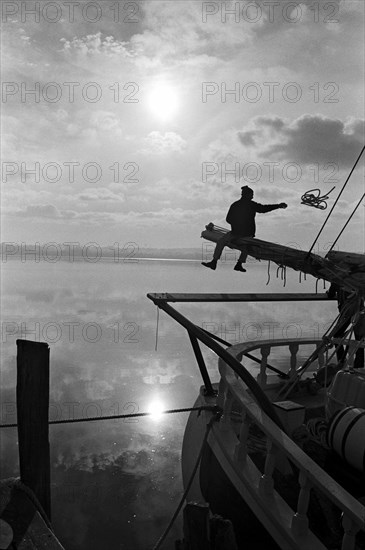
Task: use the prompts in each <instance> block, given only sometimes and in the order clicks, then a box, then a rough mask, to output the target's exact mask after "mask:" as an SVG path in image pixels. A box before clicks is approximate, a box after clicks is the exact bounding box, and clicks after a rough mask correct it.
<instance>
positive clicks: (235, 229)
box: [202, 185, 288, 272]
mask: <svg viewBox="0 0 365 550" xmlns="http://www.w3.org/2000/svg"><path fill="white" fill-rule="evenodd" d="M252 199H253V190H252V189H251V188H250V187H248V186H247V185H245V186H244V187H241V198H240V200H238V201H236V202H234V203H233V204H231V206H230V208H229V210H228V214H227V217H226V222H228V223H229V224H230V226H231V231H228V233H226V234H225V235H223V237H222V238H221V239H219V241H218V242H217V245H216V247H215V250H214V254H213V260H212V261H211V262H207V263H206V262H202V265H204V266H205V267H210V269H215V268H216V267H217V261H218V260H219V258H220V257H221V254H222V252H223V248H224V247H225V246H227V245H229V244H230V243H231V242H232V240H233V239H235V238H240V237H254V236H255V232H256V225H255V216H256V212H259V213H260V214H265V213H266V212H271V211H272V210H277V209H278V208H286V207H287V206H288V205H287V204H285V202H281V203H280V204H259V203H258V202H254V201H253V200H252ZM246 258H247V252H241V254H240V257H239V258H238V261H237V263H236V265H235V266H234V268H233V269H234V270H235V271H242V272H245V271H246V270H245V268H244V267H242V264H243V263H245V262H246Z"/></svg>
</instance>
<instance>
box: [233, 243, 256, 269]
mask: <svg viewBox="0 0 365 550" xmlns="http://www.w3.org/2000/svg"><path fill="white" fill-rule="evenodd" d="M249 236H250V237H252V236H253V235H249ZM247 256H248V254H247V250H242V251H241V254H240V256H239V258H238V260H237V263H236V265H235V266H234V268H233V269H234V270H235V271H242V272H245V271H246V269H245V268H244V267H242V264H245V263H246V260H247Z"/></svg>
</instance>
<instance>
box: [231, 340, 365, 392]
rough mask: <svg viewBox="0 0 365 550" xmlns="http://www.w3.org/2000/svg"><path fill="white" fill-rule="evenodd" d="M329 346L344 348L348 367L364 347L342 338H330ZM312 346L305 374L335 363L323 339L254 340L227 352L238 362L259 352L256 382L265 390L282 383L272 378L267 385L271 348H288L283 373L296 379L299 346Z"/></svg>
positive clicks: (354, 341) (332, 352)
mask: <svg viewBox="0 0 365 550" xmlns="http://www.w3.org/2000/svg"><path fill="white" fill-rule="evenodd" d="M331 344H334V345H342V346H346V347H347V348H348V350H349V354H348V355H349V357H348V366H349V367H351V366H352V364H353V362H354V357H355V354H354V351H356V349H357V348H358V347H365V342H362V343H360V342H359V341H357V340H350V339H342V338H332V339H331ZM308 345H312V346H315V348H316V353H315V360H314V361H313V365H314V366H312V369H311V370H309V369H308V371H307V372H313V370H318V369H320V368H322V367H323V366H324V365H325V364H327V363H328V362H329V361H336V357H335V348H334V347H333V349H329V348H328V347H327V346H324V345H323V339H318V338H317V339H311V338H300V339H299V338H297V339H295V338H282V339H275V340H274V339H270V340H269V339H268V340H256V341H254V342H252V341H251V342H242V343H239V344H234V345H232V346H231V347H230V348H229V349H228V351H229V353H231V354H232V355H233V356H234V357H235V358H236V359H237V360H238V361H242V358H243V357H244V356H245V355H247V354H250V353H251V352H252V351H256V350H259V352H260V355H261V357H260V360H259V361H260V371H259V373H258V375H257V378H256V380H257V382H258V383H259V385H260V386H261V388H262V389H265V388H267V387H268V386H271V387H273V386H274V385H281V384H282V381H281V380H280V379H278V378H277V377H274V381H272V380H270V384H268V380H269V378H268V374H269V373H268V370H271V371H272V367H270V365H269V356H270V354H271V351H272V349H273V348H278V347H288V348H289V360H288V369H287V371H286V372H285V371H283V373H285V374H286V375H287V377H289V378H292V379H294V378H296V377H297V375H298V373H299V372H301V369H300V366H299V370H298V352H299V350H300V347H301V346H308ZM305 355H306V356H307V354H305Z"/></svg>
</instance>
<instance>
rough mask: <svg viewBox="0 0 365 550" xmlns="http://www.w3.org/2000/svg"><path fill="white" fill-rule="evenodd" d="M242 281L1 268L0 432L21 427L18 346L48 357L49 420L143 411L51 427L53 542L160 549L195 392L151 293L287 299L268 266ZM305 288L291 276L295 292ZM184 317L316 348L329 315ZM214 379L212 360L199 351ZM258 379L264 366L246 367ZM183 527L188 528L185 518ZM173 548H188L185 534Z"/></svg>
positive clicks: (186, 346)
mask: <svg viewBox="0 0 365 550" xmlns="http://www.w3.org/2000/svg"><path fill="white" fill-rule="evenodd" d="M249 269H250V272H248V273H247V274H245V277H244V278H243V277H241V274H237V273H233V272H232V271H231V266H222V268H221V269H220V270H219V272H218V271H217V272H216V273H212V274H211V273H208V274H207V273H205V272H204V273H202V268H201V266H200V265H199V264H194V263H189V264H182V263H178V264H176V265H175V264H171V262H170V263H168V264H163V263H158V262H150V263H149V262H137V263H130V264H128V263H124V264H123V265H119V264H110V263H109V264H102V263H99V264H84V263H81V262H80V263H75V264H70V263H67V262H59V263H58V264H47V263H40V264H35V263H31V262H27V263H25V264H24V263H20V262H17V261H12V262H8V263H7V264H5V265H4V277H3V288H4V296H5V297H6V298H4V301H3V325H2V326H3V356H2V365H1V377H2V388H1V401H2V422H9V423H10V422H14V421H15V420H16V415H15V383H16V362H15V354H16V346H15V340H16V339H17V338H29V339H32V340H37V339H38V340H41V341H48V342H49V345H50V348H51V388H50V400H51V407H50V417H51V419H68V418H88V417H94V416H99V417H102V416H107V415H118V414H127V413H133V412H145V411H149V412H151V413H153V414H152V415H151V417H147V418H131V419H125V420H111V421H109V420H103V421H97V422H83V423H79V424H67V425H62V426H51V427H50V438H51V461H52V508H53V524H54V527H55V530H56V532H57V534H58V536H59V538H60V540H61V541H62V542H63V544H64V545H65V547H66V548H67V549H68V550H73V549H78V550H84V549H85V550H86V549H87V550H93V549H98V550H99V549H100V548H108V550H109V549H110V550H114V549H117V548H118V549H124V548H125V549H131V548H133V549H134V550H140V549H141V550H142V549H143V550H145V549H146V548H147V547H150V546H153V543H154V542H155V541H156V540H157V539H158V537H159V536H160V534H161V533H162V531H163V530H164V528H165V527H166V525H167V523H168V521H169V519H170V516H171V514H172V512H173V510H174V508H175V507H176V506H177V504H178V501H179V499H180V497H181V494H182V486H181V474H180V451H181V443H182V437H183V431H184V427H185V423H186V420H187V413H183V414H174V415H162V416H159V417H158V414H160V413H161V410H166V409H173V408H183V407H189V406H193V404H194V401H195V398H196V395H197V392H198V390H199V386H200V385H201V380H200V376H199V372H198V369H197V367H196V363H195V358H194V355H193V352H192V349H191V345H190V341H189V338H188V336H187V334H186V332H185V330H184V329H183V328H182V327H180V326H179V325H177V323H175V322H174V321H173V320H172V319H170V318H169V317H168V316H166V315H165V314H164V313H161V314H160V322H159V330H158V335H159V337H158V350H157V352H156V351H155V350H154V347H155V335H156V309H155V307H154V306H153V304H152V302H150V301H149V300H148V299H147V298H146V294H147V292H217V291H219V292H223V291H224V292H244V291H247V292H268V291H272V292H280V291H282V290H283V289H282V282H281V281H279V280H275V279H274V278H272V281H271V286H270V288H268V287H266V286H265V285H266V280H267V274H266V267H265V266H264V265H260V264H252V265H251V266H250V268H249ZM298 289H299V290H300V291H302V292H305V291H310V292H313V291H314V282H310V281H307V282H306V283H303V284H302V285H301V287H299V285H298V282H297V275H296V274H294V273H293V274H292V276H290V275H289V274H288V282H287V289H286V290H287V291H288V292H290V291H295V290H298ZM176 307H177V309H179V310H180V311H181V312H182V313H184V314H185V315H187V316H188V317H189V318H190V319H192V320H193V321H194V322H195V323H196V324H197V325H198V326H204V327H205V328H208V329H209V330H211V331H212V332H215V333H216V334H217V335H218V336H221V337H222V338H224V339H226V340H227V341H229V342H231V343H237V342H238V341H241V340H246V339H254V340H255V339H259V338H265V337H275V338H278V337H283V336H284V337H291V336H293V337H294V336H297V335H299V334H298V331H301V336H304V337H305V336H308V337H311V336H312V337H313V335H314V334H315V333H316V332H317V333H318V334H320V333H322V332H323V329H324V326H325V324H326V323H327V322H328V320H329V319H330V317H331V315H332V314H333V313H334V312H335V310H336V306H335V304H332V303H329V304H323V303H322V304H321V305H320V306H317V305H315V304H314V306H313V307H311V309H310V307H309V305H308V304H298V305H295V306H294V305H293V304H288V303H285V304H274V305H273V304H255V303H247V304H178V305H176ZM202 351H203V354H204V357H205V360H206V363H207V366H208V370H209V373H210V374H211V377H212V379H213V381H216V380H218V373H217V366H216V358H215V355H214V354H213V353H212V352H211V351H210V350H207V349H205V348H203V347H202ZM252 368H254V369H256V368H257V367H256V366H254V367H252ZM2 435H3V437H2V443H1V444H2V447H1V454H2V472H1V475H2V477H7V476H11V475H17V474H18V456H17V453H18V450H17V441H16V433H15V430H10V429H7V430H5V431H4V430H3V433H2ZM179 522H180V520H179ZM179 522H178V523H177V526H176V527H175V528H174V530H173V531H172V533H171V536H170V537H169V539H168V542H167V543H166V546H167V547H168V545H169V544H170V547H172V546H173V541H174V540H175V539H177V538H179V537H180V536H181V525H180V523H179Z"/></svg>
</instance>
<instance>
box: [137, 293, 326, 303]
mask: <svg viewBox="0 0 365 550" xmlns="http://www.w3.org/2000/svg"><path fill="white" fill-rule="evenodd" d="M147 296H148V298H150V299H151V300H153V301H156V302H157V301H164V302H307V301H313V302H314V301H316V302H318V301H326V302H327V301H331V300H334V298H328V296H327V294H325V293H324V294H307V293H301V294H300V293H287V294H284V293H270V292H266V293H259V294H253V293H246V294H234V293H229V294H221V293H206V294H202V293H179V292H174V293H169V292H165V293H151V292H150V293H148V294H147Z"/></svg>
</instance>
